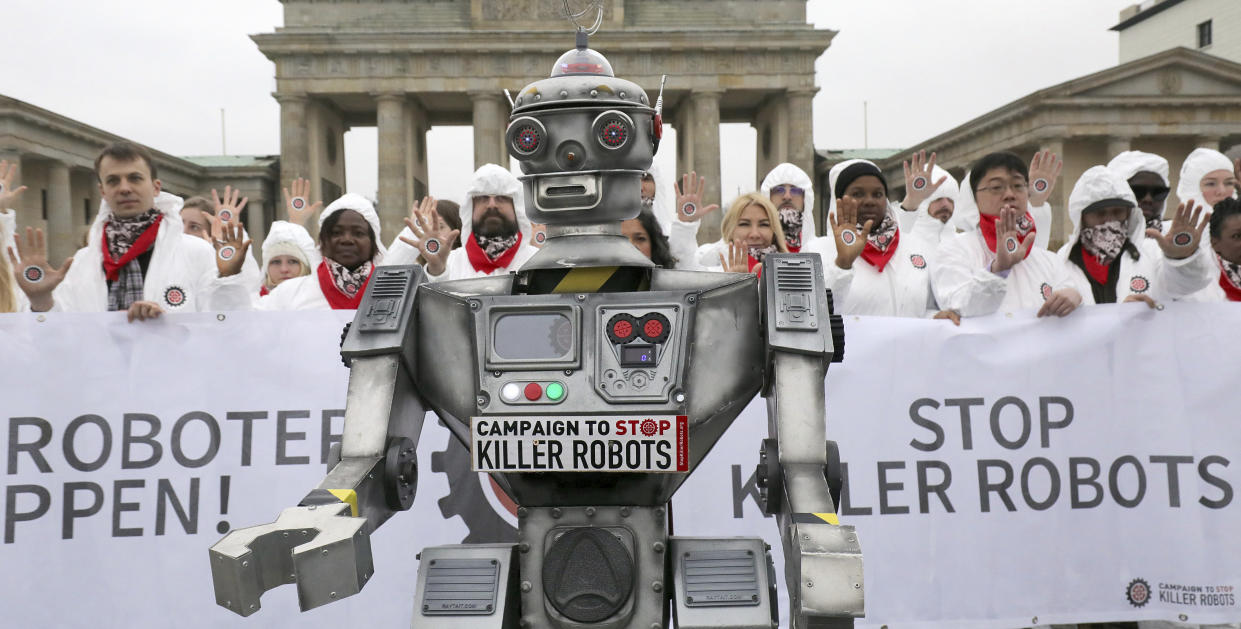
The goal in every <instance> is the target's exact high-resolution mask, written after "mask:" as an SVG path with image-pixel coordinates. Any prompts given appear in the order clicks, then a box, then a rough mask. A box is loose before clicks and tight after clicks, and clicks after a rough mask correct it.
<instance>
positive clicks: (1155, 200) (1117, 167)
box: [1107, 151, 1172, 232]
mask: <svg viewBox="0 0 1241 629" xmlns="http://www.w3.org/2000/svg"><path fill="white" fill-rule="evenodd" d="M1107 167H1108V168H1109V169H1111V170H1112V172H1114V173H1116V174H1117V175H1119V176H1120V178H1121V179H1124V180H1126V181H1127V182H1129V189H1130V190H1132V191H1133V196H1134V198H1135V199H1137V202H1138V207H1139V208H1141V209H1142V219H1143V220H1144V221H1145V222H1146V226H1147V227H1148V228H1151V229H1157V230H1159V231H1161V232H1162V231H1164V229H1163V215H1164V213H1165V212H1166V211H1167V206H1168V193H1169V192H1171V191H1172V188H1171V187H1170V186H1169V184H1168V160H1166V159H1164V158H1162V157H1160V156H1158V155H1155V154H1154V153H1144V152H1142V151H1124V152H1123V153H1120V154H1118V155H1117V156H1116V157H1113V158H1112V161H1110V162H1108V163H1107Z"/></svg>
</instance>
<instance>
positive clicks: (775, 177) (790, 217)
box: [668, 163, 815, 268]
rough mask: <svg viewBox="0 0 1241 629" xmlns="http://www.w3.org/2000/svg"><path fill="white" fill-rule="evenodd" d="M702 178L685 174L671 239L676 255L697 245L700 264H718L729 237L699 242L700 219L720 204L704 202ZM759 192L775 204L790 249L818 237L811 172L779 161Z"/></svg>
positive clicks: (695, 257) (679, 190) (695, 260)
mask: <svg viewBox="0 0 1241 629" xmlns="http://www.w3.org/2000/svg"><path fill="white" fill-rule="evenodd" d="M702 181H703V180H702V179H700V178H699V177H698V176H697V173H690V174H689V175H686V176H684V177H682V182H681V186H680V187H679V188H678V189H677V207H676V208H675V210H676V214H677V219H678V223H679V225H678V224H676V223H674V225H673V227H672V230H671V232H670V233H669V234H668V240H669V243H670V245H671V247H672V254H673V255H674V256H678V258H679V257H681V255H682V252H683V251H685V250H687V249H689V248H691V247H692V248H695V249H696V251H695V253H694V256H693V261H694V262H696V263H697V266H698V267H718V266H719V263H720V262H719V260H720V256H727V255H728V241H727V240H725V239H723V238H721V239H720V240H718V241H716V242H711V243H707V244H705V245H702V246H700V247H698V246H696V244H697V241H696V240H695V238H696V234H697V232H698V224H699V221H701V220H702V218H703V217H704V216H706V215H707V214H709V213H711V212H712V211H714V210H716V209H718V207H719V206H717V205H710V206H706V207H703V206H702V204H701V202H700V199H701V191H702V187H703V186H702V183H701V182H702ZM759 192H760V193H761V194H762V195H763V196H765V197H767V198H768V199H769V200H770V201H771V203H772V205H774V206H776V212H777V213H778V214H779V216H780V227H781V229H782V230H783V231H784V237H785V246H786V247H788V251H789V253H797V252H799V251H801V250H802V247H804V246H806V243H808V242H810V240H812V239H813V238H814V237H815V227H814V183H813V182H811V181H810V176H809V175H807V174H806V172H805V171H803V170H802V169H800V168H798V167H797V166H795V165H793V164H789V163H784V164H780V165H778V166H776V167H775V168H772V169H771V172H769V173H767V176H766V177H764V178H763V184H762V185H761V186H760V187H759ZM687 205H688V208H687ZM687 209H688V211H687ZM679 268H680V267H679Z"/></svg>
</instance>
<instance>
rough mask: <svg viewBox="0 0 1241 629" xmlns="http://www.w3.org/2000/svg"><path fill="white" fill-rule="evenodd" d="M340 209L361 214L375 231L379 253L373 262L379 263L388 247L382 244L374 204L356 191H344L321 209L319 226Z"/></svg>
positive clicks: (386, 252) (381, 235) (321, 226)
mask: <svg viewBox="0 0 1241 629" xmlns="http://www.w3.org/2000/svg"><path fill="white" fill-rule="evenodd" d="M341 210H353V211H354V212H357V213H358V214H361V215H362V218H364V219H366V222H367V223H368V224H369V225H370V226H371V229H372V230H373V231H374V232H375V247H376V248H377V249H378V251H379V255H377V256H375V260H374V262H375V264H379V262H380V261H381V260H383V257H384V256H385V255H387V254H388V248H387V247H385V246H384V241H383V234H382V233H381V232H380V230H379V215H378V214H376V213H375V205H374V204H373V203H371V202H370V201H369V200H368V199H367V198H366V197H364V196H362V195H360V194H358V193H356V192H349V193H346V194H345V196H343V197H341V198H339V199H336V200H335V201H332V203H331V205H328V206H327V207H326V208H324V209H323V213H321V214H319V228H320V229H322V228H323V221H326V220H327V217H329V216H331V215H333V214H335V213H337V212H339V211H341Z"/></svg>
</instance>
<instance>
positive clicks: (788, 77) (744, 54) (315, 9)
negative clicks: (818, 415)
mask: <svg viewBox="0 0 1241 629" xmlns="http://www.w3.org/2000/svg"><path fill="white" fill-rule="evenodd" d="M282 1H283V4H284V15H285V19H284V26H283V27H281V28H278V29H277V30H276V32H274V33H266V34H261V35H255V36H254V37H253V39H254V41H255V43H257V44H258V47H259V49H260V50H261V51H262V52H263V54H265V55H266V56H267V57H268V58H269V59H271V60H272V61H273V62H274V63H275V64H276V84H277V87H276V93H275V94H274V96H275V98H276V100H277V101H279V103H280V112H281V113H280V127H281V132H280V144H281V146H280V164H281V166H280V170H281V175H280V177H281V180H282V181H288V180H290V179H292V178H293V177H296V176H299V175H300V176H305V177H308V178H309V179H310V180H311V181H312V182H314V183H313V185H312V189H313V193H312V194H313V198H312V200H330V199H331V198H333V196H334V195H335V194H337V193H339V191H340V190H342V189H344V188H345V187H346V185H345V183H346V182H345V174H344V173H345V169H344V157H343V151H342V150H341V146H342V145H343V134H344V132H345V131H346V130H347V129H349V128H351V127H355V126H372V125H373V126H377V127H378V136H379V173H378V174H379V180H378V181H379V186H378V202H379V203H378V205H379V208H378V209H379V214H380V217H381V220H382V224H383V230H384V232H385V233H396V230H398V229H399V228H400V226H401V220H402V218H403V217H404V216H406V215H407V214H408V212H409V208H410V206H411V205H412V204H413V203H414V201H415V200H416V199H419V198H421V197H422V196H424V195H425V194H426V191H427V189H428V182H427V164H428V159H434V157H433V156H429V155H428V154H427V147H426V134H427V130H428V129H430V128H431V127H432V126H434V125H467V124H468V125H473V127H474V147H473V148H474V163H475V166H478V165H481V164H484V163H500V164H507V163H508V153H507V151H506V149H505V146H504V131H505V129H506V128H507V126H508V117H509V111H510V105H509V102H508V100H507V99H506V96H505V90H506V89H507V90H509V92H511V93H513V94H516V93H517V92H518V91H519V90H520V89H521V88H522V87H524V86H525V85H527V84H529V83H531V82H533V81H536V80H539V79H543V78H546V77H547V76H548V75H549V73H550V71H551V66H552V63H553V62H554V61H555V60H556V58H557V57H559V55H560V54H561V53H563V52H564V51H565V50H568V49H569V48H572V46H573V26H572V25H571V24H570V23H569V22H568V21H567V20H566V19H565V18H564V17H563V16H562V15H561V10H562V5H561V3H560V2H558V1H555V0H282ZM603 11H604V14H603V21H602V25H601V28H600V30H599V32H598V33H597V34H596V35H594V36H593V37H592V38H591V47H592V48H594V49H596V50H599V51H601V52H602V53H604V54H605V55H606V56H607V58H608V60H609V61H610V62H611V63H612V66H613V68H614V69H615V71H616V74H617V75H618V76H621V77H624V78H626V79H629V80H632V81H634V82H636V83H638V84H639V85H641V86H642V87H643V88H644V89H645V90H646V91H647V93H648V95H649V96H650V99H651V102H652V104H653V103H654V99H655V97H656V95H657V94H658V92H659V86H660V78H661V76H663V75H667V77H668V78H667V84H666V90H665V92H664V105H665V113H664V119H665V122H666V124H669V125H671V126H673V127H674V128H675V129H676V130H677V140H678V141H677V144H678V146H676V147H674V148H675V150H676V152H677V170H678V171H679V172H689V171H690V170H697V171H698V172H702V173H718V172H720V159H719V154H720V151H721V150H723V149H724V147H721V146H720V141H719V138H720V134H719V125H720V123H722V122H747V123H751V124H753V125H754V126H755V127H756V130H757V132H758V149H757V153H758V154H757V162H758V164H757V170H758V171H759V173H760V175H759V176H760V178H761V176H762V174H763V173H766V171H767V170H768V169H770V168H771V167H772V166H774V165H775V164H778V163H780V162H785V161H788V162H793V163H795V164H798V165H800V166H801V167H802V168H803V169H805V170H806V171H807V172H811V169H812V168H813V163H814V150H813V144H812V137H813V133H812V113H811V100H812V99H813V97H814V94H815V91H816V89H817V88H816V87H815V85H814V62H815V60H816V59H817V58H818V57H819V56H820V55H821V54H823V52H824V51H825V50H826V49H827V47H828V46H829V44H830V43H831V39H832V37H833V36H834V35H835V33H834V32H832V31H828V30H816V29H814V28H813V27H812V26H811V25H809V24H807V23H806V0H604V2H603ZM665 150H667V149H665ZM707 181H708V183H707V193H706V197H707V198H706V199H704V202H707V203H719V202H720V182H719V181H718V180H717V178H716V177H708V180H707ZM712 219H714V220H712V221H711V222H712V224H710V225H704V228H703V229H702V230H701V231H700V238H701V239H703V240H714V239H716V238H718V237H719V220H718V217H712ZM390 230H392V231H390Z"/></svg>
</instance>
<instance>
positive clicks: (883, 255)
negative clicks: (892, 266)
mask: <svg viewBox="0 0 1241 629" xmlns="http://www.w3.org/2000/svg"><path fill="white" fill-rule="evenodd" d="M900 241H901V230H900V229H899V228H898V229H897V230H896V231H894V232H892V242H891V243H889V244H888V248H887V249H885V250H883V251H880V250H879V247H876V246H875V245H874V244H873V243H871V242H870V240H867V241H866V248H865V249H862V259H863V260H865V261H866V263H867V264H869V265H871V266H873V267H875V270H876V271H879V272H880V273H883V267H885V266H888V262H889V261H891V260H892V256H894V255H896V245H897V244H898V243H900Z"/></svg>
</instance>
